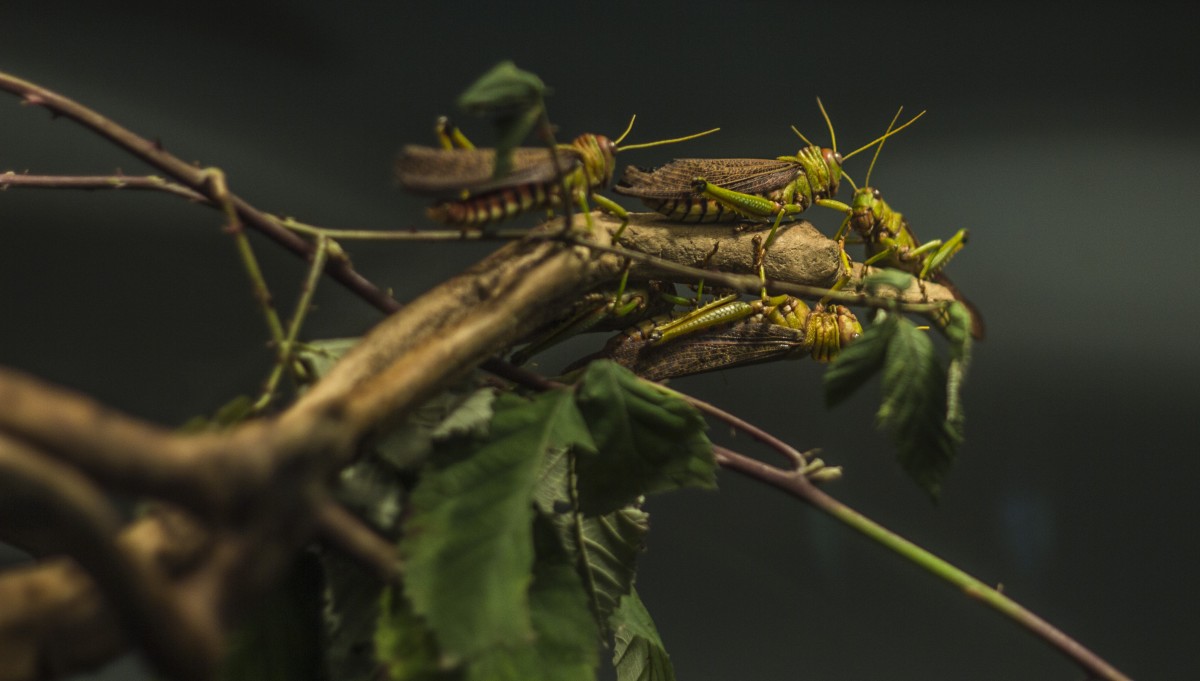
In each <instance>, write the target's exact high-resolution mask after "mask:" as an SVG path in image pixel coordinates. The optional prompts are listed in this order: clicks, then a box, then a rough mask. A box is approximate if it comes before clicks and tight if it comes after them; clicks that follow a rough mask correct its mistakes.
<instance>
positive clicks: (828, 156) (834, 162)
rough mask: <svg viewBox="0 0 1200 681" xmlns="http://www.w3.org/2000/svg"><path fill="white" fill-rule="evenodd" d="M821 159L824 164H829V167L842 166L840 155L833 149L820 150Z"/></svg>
mask: <svg viewBox="0 0 1200 681" xmlns="http://www.w3.org/2000/svg"><path fill="white" fill-rule="evenodd" d="M821 157H822V158H824V159H825V163H827V164H829V165H830V167H833V166H837V167H839V168H840V167H841V165H842V155H841V154H839V153H838V152H836V151H834V150H833V149H822V150H821Z"/></svg>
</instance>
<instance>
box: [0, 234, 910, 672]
mask: <svg viewBox="0 0 1200 681" xmlns="http://www.w3.org/2000/svg"><path fill="white" fill-rule="evenodd" d="M584 218H585V216H582V215H580V216H576V224H575V226H574V230H573V232H572V236H571V238H570V240H569V243H568V242H567V241H563V240H558V239H556V238H555V236H554V235H555V234H557V232H558V230H561V224H558V223H554V222H552V223H550V224H547V225H545V226H544V227H543V228H541V229H540V230H539V231H538V232H537V233H535V234H533V235H531V236H530V237H529V238H527V239H525V240H522V241H519V242H514V243H511V244H508V245H506V246H504V247H502V248H501V249H499V250H498V251H496V252H495V253H494V254H492V255H491V256H489V257H487V258H485V259H484V260H483V261H481V262H480V263H478V264H477V265H476V266H474V267H472V268H471V269H469V270H467V271H466V272H463V273H462V274H460V275H458V276H456V277H453V278H451V279H449V280H447V281H446V282H444V283H443V284H441V285H440V286H438V287H436V288H435V289H433V290H431V291H430V292H428V293H427V294H425V295H424V296H422V297H420V298H418V299H417V300H415V301H413V302H412V303H410V304H409V305H407V306H405V307H404V308H402V309H401V310H399V311H398V312H396V313H394V314H392V315H391V316H389V317H388V318H386V319H385V320H383V321H382V322H381V323H380V324H379V325H378V326H377V327H376V328H375V329H373V330H372V331H371V332H370V333H368V334H367V336H365V337H364V338H363V339H362V341H361V342H360V343H359V345H358V346H356V347H355V348H354V349H353V350H352V351H351V352H350V353H348V354H347V355H346V356H345V357H344V358H343V359H342V360H341V361H340V362H339V363H338V364H337V365H336V366H335V367H334V368H333V370H332V371H330V372H329V373H328V374H327V375H326V376H325V377H324V378H323V379H322V380H321V381H320V383H318V384H317V385H316V386H314V387H313V388H312V389H310V390H309V391H308V392H307V393H306V394H305V395H304V397H303V398H302V399H300V400H299V401H297V402H296V403H295V404H294V405H293V406H292V407H291V408H289V409H288V410H286V411H285V412H283V413H282V414H280V415H279V416H278V417H275V418H272V419H263V420H259V421H254V422H250V423H247V424H244V425H242V426H240V427H236V428H234V429H232V430H230V431H227V432H225V433H216V434H214V433H209V434H204V435H191V436H185V435H179V434H177V433H174V432H172V431H168V430H165V429H162V428H159V427H156V426H153V425H150V424H146V423H143V422H141V421H139V420H138V419H135V418H131V417H129V416H126V415H123V414H120V413H117V412H115V411H112V410H110V409H107V408H105V407H103V406H101V405H99V404H96V403H95V402H93V401H92V400H90V399H88V398H86V397H82V396H79V395H76V394H74V393H71V392H69V391H65V390H62V389H59V388H55V387H52V386H48V385H45V384H43V383H41V382H40V381H38V380H37V379H35V378H32V377H29V376H24V375H21V374H19V373H16V372H12V371H7V370H0V403H3V404H5V405H6V409H4V410H0V435H2V436H5V437H7V438H9V439H10V440H11V441H12V442H13V443H14V446H17V447H24V448H27V449H29V450H30V451H35V452H36V453H37V456H38V457H41V459H44V460H45V462H46V463H47V464H48V465H50V466H53V467H57V468H58V469H63V470H67V471H70V476H75V477H77V478H79V479H82V480H85V481H87V484H88V485H94V486H98V487H102V488H103V489H104V490H105V492H106V493H112V492H117V493H124V494H128V495H132V496H137V497H149V498H154V499H160V500H163V501H165V502H168V503H170V504H175V505H178V506H180V507H182V508H186V509H188V510H189V511H190V512H191V513H193V514H195V515H194V516H192V515H180V514H179V513H177V512H172V513H167V514H160V515H158V516H156V517H155V518H153V519H150V520H146V521H142V522H140V523H137V524H136V525H135V526H133V527H131V528H130V529H129V530H126V531H125V532H123V533H121V539H120V540H114V539H113V538H112V535H113V534H114V533H115V529H113V526H112V523H109V524H108V525H107V526H106V527H107V528H108V529H107V530H105V532H106V533H107V535H108V540H107V541H108V542H109V544H108V548H109V550H108V551H107V552H103V551H101V552H99V553H101V554H103V555H104V556H106V558H105V560H101V561H99V562H97V561H94V560H90V559H88V557H87V556H83V555H76V558H77V559H79V562H77V563H70V564H65V563H63V562H62V561H60V560H51V561H47V562H45V563H44V564H43V565H41V566H38V567H27V568H23V569H22V570H21V571H19V572H9V573H6V574H3V575H0V595H3V594H5V593H7V594H17V593H25V594H26V596H25V597H22V598H17V599H13V600H8V599H0V658H6V659H12V660H19V661H24V662H21V663H20V664H19V665H17V663H14V665H17V666H16V667H13V668H12V669H13V670H15V671H12V670H4V671H5V673H6V674H8V678H14V679H29V678H35V677H34V676H30V674H36V675H37V676H38V677H40V676H43V675H46V674H47V672H46V671H45V670H46V669H52V670H55V671H52V672H50V675H51V676H52V675H55V674H59V673H67V671H71V670H77V669H79V668H81V665H86V664H91V663H95V662H98V661H101V660H103V659H105V655H104V654H105V653H107V654H108V655H116V654H118V653H120V652H121V651H122V650H123V649H124V648H125V647H126V646H127V645H129V643H128V641H133V642H138V643H140V644H141V645H142V646H143V647H144V648H145V649H146V650H147V652H149V653H150V655H149V659H152V660H154V661H155V662H156V664H157V666H158V667H159V668H160V669H162V670H164V671H167V670H177V669H179V668H180V666H181V665H184V664H188V665H192V667H193V668H194V669H201V670H203V669H212V667H211V664H215V659H216V653H214V652H212V651H213V650H214V649H219V646H220V644H219V641H220V640H221V637H222V636H223V635H224V633H225V632H226V631H227V630H228V628H229V627H230V626H232V625H233V624H234V623H236V622H237V621H238V619H239V617H240V616H241V615H242V614H243V613H244V612H245V610H246V608H247V607H248V604H251V603H253V602H254V601H255V599H256V598H257V596H258V595H260V594H261V593H262V592H263V591H264V590H265V589H266V588H267V586H268V585H269V584H270V583H271V581H272V580H273V579H274V578H276V577H277V576H278V574H280V573H281V572H282V571H283V570H284V569H286V567H287V565H288V562H289V561H290V559H291V557H292V556H294V555H295V553H296V551H298V550H299V549H300V548H301V547H303V546H304V545H305V544H307V543H309V542H311V541H314V540H322V541H324V542H326V543H329V544H331V545H333V546H338V547H341V548H342V549H343V550H345V551H347V552H349V553H351V554H352V555H354V556H356V557H357V558H358V559H359V560H361V561H362V562H364V563H365V564H367V565H369V566H370V567H371V568H372V569H373V570H374V571H375V572H376V573H377V574H379V575H381V576H388V575H390V574H392V569H393V567H394V566H391V565H389V551H388V549H387V547H386V545H384V544H382V543H380V542H379V541H376V540H375V539H374V538H373V537H372V536H370V535H369V534H364V532H367V533H369V530H367V529H366V528H365V527H361V526H355V525H354V524H353V523H348V522H347V521H348V520H350V519H349V518H347V517H346V516H344V515H343V514H342V513H341V512H340V511H338V510H337V509H335V508H331V507H330V506H329V505H328V504H329V501H328V496H327V486H328V484H329V481H330V480H331V479H333V477H334V476H333V475H332V474H333V473H334V472H335V471H336V470H338V469H340V468H341V467H342V466H344V465H346V464H347V463H349V462H350V461H351V460H352V458H353V456H354V454H355V451H356V445H357V443H358V442H359V441H360V440H362V439H363V438H364V437H366V436H368V435H370V434H371V433H373V432H375V431H377V430H380V429H381V428H383V427H385V426H386V424H388V423H390V422H392V421H394V420H396V419H399V418H401V417H402V416H403V415H404V414H405V413H407V412H408V411H409V410H411V409H412V408H414V407H416V406H417V405H419V404H420V403H421V402H422V401H424V400H425V399H426V398H427V397H429V396H431V395H433V394H435V393H436V392H437V391H438V390H440V389H442V388H443V387H445V386H446V385H447V384H448V383H450V382H451V381H455V380H457V379H458V378H460V377H461V375H462V374H463V373H464V372H466V371H470V370H471V369H473V368H474V367H477V366H480V365H481V364H485V365H487V366H492V367H496V366H498V363H497V361H496V360H495V359H493V357H494V356H495V355H496V354H497V353H499V352H501V351H502V350H504V349H505V348H507V347H509V346H510V345H511V344H512V343H513V342H515V341H516V340H517V339H519V338H520V337H521V336H523V335H525V334H527V333H528V332H529V331H531V330H532V329H535V328H537V327H538V326H540V325H543V324H544V323H546V322H547V321H548V320H550V319H551V318H553V317H554V316H555V315H556V314H558V313H559V311H560V310H562V309H563V308H564V307H565V306H567V305H568V304H569V303H570V302H571V301H572V300H574V299H575V298H577V297H578V296H580V295H582V294H583V293H585V292H587V291H589V290H592V289H594V288H596V287H598V286H601V285H603V284H605V283H606V282H607V283H614V284H615V282H616V281H617V279H618V278H619V277H620V274H621V271H622V269H623V267H624V263H625V261H626V259H627V258H628V259H630V260H631V261H632V272H633V273H634V276H638V277H647V278H649V277H652V276H653V277H666V278H668V279H670V280H675V281H684V282H691V281H694V280H695V278H696V277H697V276H705V277H710V278H714V279H716V278H725V280H728V281H740V282H741V284H740V285H743V286H745V287H746V288H747V289H748V290H753V289H754V288H755V287H756V286H757V282H758V278H757V274H754V273H753V272H754V267H753V258H754V253H755V251H756V250H757V248H758V246H757V240H758V239H761V238H762V237H763V236H765V233H763V232H748V231H741V230H738V229H736V228H734V227H729V226H694V227H681V226H677V225H668V224H664V223H663V222H662V221H661V220H659V219H658V218H657V217H656V216H648V215H644V214H638V215H634V216H633V217H632V218H631V221H630V225H629V228H628V230H627V231H626V233H625V236H626V239H627V240H626V241H625V245H624V246H623V247H622V248H620V249H616V250H613V249H612V246H611V243H610V241H609V239H608V235H609V234H610V230H611V229H614V228H615V226H616V223H615V222H613V221H611V220H609V219H608V218H606V217H603V216H599V215H593V219H594V220H595V222H596V224H597V225H598V226H599V227H600V229H597V230H595V233H594V234H589V233H587V232H586V231H582V228H583V225H584V224H585V219H584ZM714 244H716V248H715V250H714ZM635 249H637V250H641V249H644V250H646V251H647V252H649V253H652V254H653V255H654V256H656V257H655V258H646V257H642V256H635V255H632V253H633V251H634V250H635ZM709 254H712V255H711V257H709ZM671 260H673V261H674V262H671ZM706 261H707V262H706ZM839 263H840V260H839V258H838V250H837V245H836V244H834V243H833V242H831V241H829V239H827V238H825V237H824V236H822V235H820V234H819V233H817V232H816V231H815V230H813V229H812V228H811V226H807V225H806V224H803V223H801V224H798V225H794V226H791V227H789V228H788V229H786V230H784V231H783V232H782V233H781V235H780V237H779V239H778V241H777V242H776V244H775V245H774V247H773V248H772V249H771V251H770V252H769V253H768V257H767V266H768V273H769V274H770V276H771V277H772V280H777V281H779V282H793V283H794V285H801V284H803V285H808V286H827V285H828V284H829V283H830V282H831V280H832V279H835V278H836V277H837V276H838V275H839V274H840V270H839V267H840V264H839ZM704 264H707V266H709V267H717V268H720V269H722V270H723V271H722V272H706V271H703V270H695V269H688V267H689V266H694V265H704ZM667 265H671V266H670V267H667ZM730 272H733V274H730ZM738 273H741V274H738ZM737 277H743V278H744V280H738V279H736V278H737ZM927 287H928V288H932V286H931V285H927ZM926 293H929V291H928V290H927V291H926ZM930 297H931V298H932V297H933V296H932V295H931V296H930ZM499 366H501V367H502V366H503V365H499ZM514 371H516V370H514ZM70 476H67V477H70ZM63 479H66V478H65V477H64V478H63ZM47 498H49V497H47ZM165 518H176V519H177V520H176V521H175V522H174V523H171V522H168V521H167V520H165ZM179 518H190V519H189V520H185V521H179V520H178V519H179ZM197 521H199V524H197ZM5 524H6V526H7V525H8V523H7V521H6V523H5ZM180 527H183V528H186V531H184V532H179V531H178V530H179V528H180ZM8 529H12V528H8ZM93 553H96V552H93ZM76 554H78V552H76ZM73 566H79V567H73ZM112 566H117V567H116V568H115V571H114V570H110V572H111V573H112V574H107V575H106V574H105V573H104V571H105V570H106V569H110V568H112ZM133 576H141V577H144V578H145V579H144V580H143V581H144V583H146V584H150V585H158V586H155V587H154V588H156V589H159V591H158V592H156V593H158V594H159V595H157V596H154V597H153V598H152V599H151V600H162V601H163V602H168V603H175V604H176V605H175V606H173V607H174V608H176V612H177V613H178V617H177V618H175V619H176V621H177V623H176V624H174V625H172V624H169V623H168V624H163V623H158V622H159V620H157V619H155V618H154V617H153V616H151V615H146V614H145V613H144V612H143V611H144V608H143V609H142V610H138V611H137V612H135V613H133V614H132V615H131V614H130V613H128V612H124V611H122V610H120V609H113V607H112V603H113V600H114V599H117V598H120V599H122V601H121V602H122V605H124V599H127V598H128V599H131V600H132V601H137V600H138V599H137V598H134V597H133V596H130V595H129V594H128V593H125V592H122V591H121V589H122V588H128V587H127V585H128V583H129V580H130V578H131V577H133ZM39 585H40V586H39ZM113 585H116V586H115V587H114V586H113ZM122 585H125V586H122ZM22 589H34V591H22ZM29 593H36V594H38V595H36V596H29V595H28V594H29ZM101 594H113V596H112V598H111V599H105V598H102V597H101ZM116 594H124V595H121V596H117V595H116ZM134 596H136V594H135V595H134ZM139 598H140V597H139ZM144 601H145V599H143V602H144ZM10 603H15V604H19V605H9V604H10ZM81 604H82V605H81ZM85 605H86V607H84V606H85ZM14 608H17V609H14ZM164 612H171V610H170V609H168V610H166V611H164ZM138 613H142V614H138ZM44 618H48V619H46V620H45V621H43V619H44ZM56 618H57V619H61V621H60V622H58V623H55V622H53V621H49V620H55V619H56ZM113 622H121V623H123V627H122V630H123V631H124V632H125V634H124V635H114V633H113V631H112V623H113ZM155 623H158V624H155ZM189 623H190V624H189ZM34 624H37V626H34ZM60 625H61V626H60ZM147 626H161V627H172V626H174V629H173V630H172V631H171V632H170V633H173V634H176V635H179V634H181V633H186V632H190V633H189V634H188V636H189V637H190V639H192V640H194V641H195V642H196V644H197V645H198V646H199V647H198V648H197V649H195V650H192V651H188V650H181V649H179V647H178V646H177V645H175V644H174V643H172V642H171V640H172V639H171V638H170V637H169V636H168V637H166V639H167V640H165V641H162V640H158V639H155V638H154V637H153V636H152V635H147V631H146V628H147ZM62 627H73V628H75V629H74V630H77V635H78V636H87V635H88V631H89V629H90V628H92V627H107V630H105V631H103V632H101V631H95V632H91V633H92V634H94V636H92V637H91V638H90V639H89V640H94V641H98V642H101V643H102V644H103V645H101V644H100V643H98V644H97V646H96V647H95V648H89V649H88V651H87V654H86V655H79V656H72V655H71V654H70V653H68V652H63V651H61V650H58V649H56V648H55V646H54V641H53V636H56V635H57V634H58V633H59V632H61V631H62ZM17 632H20V633H17ZM30 632H32V633H30ZM173 646H174V647H173ZM197 651H199V652H197ZM205 651H208V652H205ZM48 656H49V657H48ZM59 656H61V657H59ZM197 657H201V658H205V660H204V661H203V662H196V661H195V660H196V658H197ZM50 658H53V659H50ZM30 660H33V661H35V662H33V663H30V662H29V661H30ZM30 664H32V666H30ZM205 673H206V672H205ZM0 678H3V675H0ZM196 678H200V677H196Z"/></svg>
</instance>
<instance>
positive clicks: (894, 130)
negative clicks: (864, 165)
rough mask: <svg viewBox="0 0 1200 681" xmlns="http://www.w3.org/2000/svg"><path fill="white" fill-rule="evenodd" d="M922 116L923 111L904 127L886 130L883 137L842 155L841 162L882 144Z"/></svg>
mask: <svg viewBox="0 0 1200 681" xmlns="http://www.w3.org/2000/svg"><path fill="white" fill-rule="evenodd" d="M924 115H925V112H924V111H922V112H921V113H919V114H917V115H916V116H913V117H912V119H911V120H909V121H908V122H907V123H905V124H904V125H902V126H900V127H898V128H894V129H891V130H888V132H887V133H886V134H884V135H882V136H880V137H876V138H875V139H873V140H871V141H870V142H867V143H866V144H864V145H862V146H861V147H859V148H857V149H855V150H854V151H852V152H850V153H849V154H845V155H843V156H842V160H843V161H844V160H846V159H849V158H850V157H851V156H853V155H855V154H857V153H859V152H860V151H863V150H865V149H869V148H871V147H872V146H873V145H874V144H875V143H876V142H879V143H882V142H883V141H884V140H885V139H887V138H889V137H891V136H892V135H895V134H896V133H898V132H900V131H901V130H903V129H905V128H907V127H908V126H910V125H912V124H913V123H916V122H917V119H918V118H920V117H921V116H924ZM889 127H891V126H889Z"/></svg>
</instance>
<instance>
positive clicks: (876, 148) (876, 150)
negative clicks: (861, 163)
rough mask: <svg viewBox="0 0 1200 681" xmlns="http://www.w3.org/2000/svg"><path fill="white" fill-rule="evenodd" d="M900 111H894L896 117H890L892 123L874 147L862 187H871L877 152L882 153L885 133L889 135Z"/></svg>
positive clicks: (885, 139)
mask: <svg viewBox="0 0 1200 681" xmlns="http://www.w3.org/2000/svg"><path fill="white" fill-rule="evenodd" d="M901 111H904V107H903V106H901V107H900V108H899V109H896V115H895V116H892V122H891V123H888V127H887V132H885V133H884V135H883V139H881V140H879V146H878V147H875V155H874V156H873V157H871V165H869V166H867V179H866V181H865V182H864V183H863V186H864V187H870V186H871V171H873V170H875V162H876V161H878V160H879V152H881V151H883V143H884V142H885V141H887V133H890V132H891V131H892V126H893V125H895V124H896V120H897V119H899V118H900V112H901ZM850 184H851V185H853V184H854V182H853V181H851V182H850ZM854 189H855V191H857V190H858V187H855V188H854Z"/></svg>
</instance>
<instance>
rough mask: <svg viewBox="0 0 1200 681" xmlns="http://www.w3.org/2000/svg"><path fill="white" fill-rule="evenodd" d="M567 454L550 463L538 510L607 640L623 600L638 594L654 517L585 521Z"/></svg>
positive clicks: (632, 511)
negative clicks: (638, 576)
mask: <svg viewBox="0 0 1200 681" xmlns="http://www.w3.org/2000/svg"><path fill="white" fill-rule="evenodd" d="M572 460H573V459H572V455H571V454H570V453H569V451H567V450H563V451H562V452H556V453H554V454H552V455H551V456H549V457H547V458H546V463H545V466H544V468H543V470H542V473H541V474H540V475H539V476H538V480H539V481H538V492H537V493H536V496H537V505H538V510H539V511H540V512H541V513H542V515H543V516H544V517H546V518H548V519H549V520H550V522H551V524H552V525H553V526H554V528H555V530H556V532H557V533H558V537H559V542H560V544H561V545H562V547H563V549H564V550H565V551H566V552H567V553H568V554H569V555H571V556H572V559H573V561H574V564H575V565H576V566H577V569H578V571H579V576H580V578H581V579H582V580H583V588H584V590H585V591H586V593H587V596H588V602H589V605H590V606H591V609H592V613H593V614H594V615H595V617H596V622H597V623H598V624H599V625H600V627H601V628H602V629H603V635H604V636H605V638H608V637H610V636H611V632H610V631H608V621H609V618H610V617H611V616H612V613H613V611H614V610H616V608H617V605H618V603H619V602H620V600H621V597H622V596H624V595H626V594H628V593H629V592H630V590H631V589H632V588H633V580H634V576H635V574H636V570H637V559H638V556H639V555H640V554H641V552H642V550H643V548H644V546H645V537H646V533H647V532H648V531H649V529H650V525H649V514H647V513H646V512H645V511H643V510H641V509H640V508H638V507H635V506H630V507H627V508H622V509H619V510H617V511H614V512H612V513H608V514H605V515H602V516H598V517H597V516H583V515H582V514H580V513H579V510H578V504H577V502H576V499H575V498H574V496H573V493H572V489H573V488H574V485H573V484H572V482H571V477H570V476H571V472H570V466H571V462H572Z"/></svg>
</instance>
